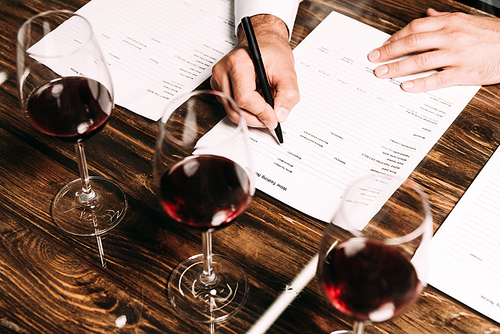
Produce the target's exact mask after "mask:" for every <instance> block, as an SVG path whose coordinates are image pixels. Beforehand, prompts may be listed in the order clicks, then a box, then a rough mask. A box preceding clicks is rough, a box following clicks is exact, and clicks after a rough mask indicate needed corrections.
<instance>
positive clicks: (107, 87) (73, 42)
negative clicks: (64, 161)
mask: <svg viewBox="0 0 500 334" xmlns="http://www.w3.org/2000/svg"><path fill="white" fill-rule="evenodd" d="M17 72H18V84H19V96H20V103H21V110H22V112H23V114H24V115H25V116H26V119H27V121H28V123H29V124H30V125H31V126H32V127H33V128H34V129H35V130H36V131H38V132H40V133H42V134H44V135H47V136H49V137H51V138H53V139H56V140H58V141H61V142H66V143H71V144H73V145H74V147H75V150H76V155H77V160H78V167H79V174H80V179H77V180H75V181H72V182H70V183H68V184H67V185H66V186H65V187H64V188H63V189H61V190H60V191H59V193H58V194H57V195H56V196H55V198H54V201H53V203H52V212H51V213H52V218H53V219H54V221H55V222H56V224H57V225H58V226H59V227H60V228H61V229H63V230H64V231H66V232H67V233H69V234H72V235H76V236H96V237H98V236H100V235H102V234H103V233H105V232H107V231H109V230H111V229H112V228H114V227H115V226H117V225H118V224H119V223H120V222H121V221H122V219H123V217H124V216H125V213H126V211H127V207H128V203H127V199H126V195H125V193H124V191H123V190H122V189H121V187H120V186H119V185H118V184H116V183H115V182H113V181H111V180H108V179H106V178H104V177H100V176H89V173H88V168H87V162H86V159H85V153H84V148H83V142H84V141H86V140H88V139H89V138H91V137H92V136H94V135H95V134H97V133H98V132H99V131H101V130H102V129H103V128H104V126H105V125H106V124H107V123H108V121H109V118H110V116H111V112H112V110H113V108H114V92H113V84H112V81H111V77H110V74H109V71H108V65H107V63H106V62H105V59H104V57H103V56H102V53H101V51H100V48H99V45H98V43H97V41H96V39H95V35H94V33H93V31H92V27H91V25H90V23H89V22H88V21H87V20H86V19H85V18H84V17H82V16H80V15H78V14H76V13H73V12H71V11H68V10H54V11H48V12H44V13H41V14H38V15H35V16H33V17H31V18H29V19H28V20H27V21H26V22H24V23H23V25H22V26H21V27H20V28H19V31H18V35H17ZM97 242H98V246H99V253H100V256H101V263H102V264H103V266H105V262H104V260H103V251H102V243H101V239H100V238H99V237H98V238H97Z"/></svg>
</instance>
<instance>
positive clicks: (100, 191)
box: [52, 176, 128, 236]
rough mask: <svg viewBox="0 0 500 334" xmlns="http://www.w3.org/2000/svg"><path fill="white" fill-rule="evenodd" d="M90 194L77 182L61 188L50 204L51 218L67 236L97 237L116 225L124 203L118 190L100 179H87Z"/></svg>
mask: <svg viewBox="0 0 500 334" xmlns="http://www.w3.org/2000/svg"><path fill="white" fill-rule="evenodd" d="M89 183H90V186H91V189H92V191H93V193H92V194H91V195H86V194H84V193H83V191H82V182H81V179H77V180H74V181H72V182H70V183H68V184H67V185H66V186H65V187H64V188H62V189H61V190H60V191H59V192H58V193H57V195H56V197H55V198H54V202H53V203H52V218H53V219H54V221H55V222H56V224H57V225H58V226H59V227H60V228H61V229H62V230H64V231H66V232H67V233H69V234H73V235H77V236H98V235H101V234H104V233H106V232H107V231H109V230H111V229H112V228H114V227H115V226H116V225H118V224H119V223H120V222H121V221H122V219H123V217H124V216H125V213H126V211H127V207H128V203H127V198H126V196H125V193H124V191H123V190H122V188H121V187H120V186H119V185H118V184H116V183H115V182H113V181H110V180H108V179H105V178H103V177H100V176H91V177H89Z"/></svg>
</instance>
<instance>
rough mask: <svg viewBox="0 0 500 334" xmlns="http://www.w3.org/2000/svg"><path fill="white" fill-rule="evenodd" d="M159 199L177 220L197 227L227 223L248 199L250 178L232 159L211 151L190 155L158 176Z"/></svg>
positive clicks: (208, 227) (212, 227)
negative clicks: (159, 177) (210, 152)
mask: <svg viewBox="0 0 500 334" xmlns="http://www.w3.org/2000/svg"><path fill="white" fill-rule="evenodd" d="M160 188H161V189H160V191H159V199H160V205H161V207H162V208H163V210H164V211H165V212H166V213H167V214H168V215H169V216H170V217H172V218H173V219H175V220H176V221H178V222H180V223H183V224H186V225H189V226H190V227H193V228H195V229H198V230H203V231H207V230H209V229H210V230H216V229H220V228H222V227H224V226H227V224H229V223H230V222H231V221H233V220H234V219H235V218H236V217H238V216H239V215H240V214H241V213H242V212H243V211H245V209H246V207H247V206H248V204H249V203H250V200H251V195H250V180H249V179H248V176H247V173H246V172H245V171H244V170H243V168H241V167H240V166H239V165H238V164H236V163H234V162H233V161H231V160H229V159H227V158H224V157H220V156H213V155H201V156H191V157H188V158H185V159H184V160H182V161H180V162H179V163H177V164H175V165H174V166H172V168H171V169H170V170H169V171H167V172H166V173H165V174H163V176H162V177H161V181H160Z"/></svg>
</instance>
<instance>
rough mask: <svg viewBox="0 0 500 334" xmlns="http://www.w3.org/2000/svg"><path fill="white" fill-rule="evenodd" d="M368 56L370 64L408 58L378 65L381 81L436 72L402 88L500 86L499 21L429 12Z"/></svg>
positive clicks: (430, 10)
mask: <svg viewBox="0 0 500 334" xmlns="http://www.w3.org/2000/svg"><path fill="white" fill-rule="evenodd" d="M427 15H428V16H427V17H425V18H420V19H416V20H413V21H412V22H410V23H409V24H408V25H407V26H406V27H404V28H403V29H401V30H400V31H398V32H396V33H395V34H394V35H392V36H391V37H390V38H389V39H388V40H387V42H386V43H385V44H384V45H383V46H381V47H380V48H377V49H374V50H373V51H371V52H370V53H369V55H368V59H369V60H370V61H372V62H376V63H378V62H385V61H389V60H394V59H396V58H399V57H402V56H406V55H411V56H410V57H409V58H406V59H403V60H398V61H395V62H392V63H388V64H384V65H381V66H378V67H377V68H376V69H375V75H376V76H377V77H379V78H396V77H401V76H405V75H409V74H414V73H420V72H424V71H428V70H438V72H436V73H433V74H431V75H429V76H426V77H424V78H420V79H414V80H408V81H405V82H403V83H402V85H401V88H402V89H403V90H405V91H408V92H424V91H429V90H433V89H437V88H442V87H448V86H454V85H488V84H495V83H499V82H500V19H498V18H493V17H486V16H479V15H469V14H464V13H444V12H438V11H436V10H434V9H431V8H430V9H428V10H427Z"/></svg>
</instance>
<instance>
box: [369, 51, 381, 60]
mask: <svg viewBox="0 0 500 334" xmlns="http://www.w3.org/2000/svg"><path fill="white" fill-rule="evenodd" d="M379 57H380V51H379V50H373V51H372V52H370V53H369V54H368V59H369V60H370V61H374V60H377V59H378V58H379Z"/></svg>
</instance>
